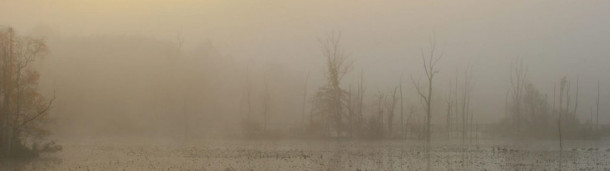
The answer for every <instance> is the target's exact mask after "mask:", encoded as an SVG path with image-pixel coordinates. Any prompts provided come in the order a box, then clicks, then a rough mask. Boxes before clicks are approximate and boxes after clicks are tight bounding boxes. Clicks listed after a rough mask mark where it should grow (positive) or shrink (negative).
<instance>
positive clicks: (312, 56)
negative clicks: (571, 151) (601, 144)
mask: <svg viewBox="0 0 610 171" xmlns="http://www.w3.org/2000/svg"><path fill="white" fill-rule="evenodd" d="M609 19H610V1H605V0H582V1H575V0H493V1H489V0H433V1H416V0H379V1H365V0H353V1H340V0H307V1H296V0H295V1H285V0H203V1H195V0H178V1H170V0H150V1H145V0H138V1H136V0H134V1H123V0H58V1H47V0H0V25H10V26H12V27H15V28H16V29H17V30H18V31H20V32H21V33H23V34H29V33H32V34H35V33H37V31H38V32H40V30H41V29H42V30H45V31H46V33H44V34H52V35H53V36H55V37H87V36H105V35H130V36H143V37H150V38H153V39H158V40H163V41H169V42H175V41H176V37H178V35H181V36H182V37H184V49H185V51H187V52H190V51H197V49H198V48H200V47H201V45H202V44H206V43H208V44H210V43H211V44H213V46H214V47H215V48H216V49H217V50H218V53H221V54H223V55H225V56H230V57H231V58H233V59H235V60H238V61H255V62H258V63H268V62H269V61H273V63H274V64H277V65H280V66H282V68H286V69H288V70H290V71H291V72H294V75H295V77H298V78H295V79H296V80H302V79H304V78H305V75H306V74H307V72H311V73H312V80H313V82H311V83H310V87H311V88H310V89H311V90H315V88H316V87H317V86H319V85H321V84H322V81H323V78H322V67H323V66H324V65H323V62H324V60H323V57H322V56H321V53H320V45H319V42H318V40H319V39H320V38H324V37H325V35H326V34H328V33H329V32H332V31H339V32H341V33H342V42H343V45H344V47H345V49H346V50H347V51H348V52H349V54H350V58H351V59H352V60H353V61H354V67H355V68H354V72H353V73H352V75H350V76H349V77H350V78H347V79H346V82H350V81H352V80H353V79H352V78H353V77H354V76H355V75H357V73H358V72H360V71H361V70H362V71H363V72H364V78H365V83H366V85H367V87H368V88H367V90H368V92H370V93H371V94H374V93H375V92H377V91H384V92H387V91H389V90H391V89H392V87H394V86H396V85H397V84H399V81H400V80H401V77H402V80H403V84H405V85H409V86H411V82H410V79H409V78H410V77H411V76H413V77H414V78H416V79H417V78H419V77H422V76H423V72H422V71H423V70H422V68H421V58H420V49H422V48H424V49H427V48H429V44H430V40H431V39H432V38H433V37H434V39H435V40H436V42H437V44H438V50H439V52H442V53H444V58H443V59H442V60H441V61H440V62H439V68H440V72H439V75H438V78H437V79H436V81H437V82H438V83H440V84H439V85H437V86H435V88H436V89H438V91H437V95H436V96H435V97H438V98H441V97H442V98H444V94H443V93H444V92H446V90H447V87H448V83H449V80H451V79H453V77H454V76H455V73H456V71H459V72H462V71H463V70H464V68H465V67H466V65H467V64H468V63H470V64H471V66H472V69H473V72H474V78H473V81H474V83H475V91H474V96H473V110H474V112H475V114H476V115H477V117H478V118H479V119H481V122H487V121H496V120H498V119H499V118H500V117H501V116H502V114H503V109H504V97H505V93H506V91H507V90H508V83H509V80H508V78H509V75H508V72H509V68H510V63H511V62H512V61H514V60H515V59H516V58H522V59H523V60H524V63H525V64H526V65H527V66H528V68H529V71H528V73H529V75H528V77H529V79H530V80H531V81H532V82H533V83H534V84H535V85H536V87H537V88H539V89H541V90H542V91H543V92H544V93H547V94H548V95H549V97H550V96H552V94H553V84H554V82H558V81H559V79H560V78H561V77H562V76H567V77H568V79H569V80H572V81H574V82H573V83H575V80H576V78H577V77H578V79H579V80H580V87H581V89H580V91H581V92H580V93H581V94H580V104H579V105H580V106H579V112H580V113H584V114H586V115H585V116H588V114H589V112H590V108H591V107H594V105H595V95H596V84H597V81H600V84H601V91H602V96H601V104H602V105H601V107H600V115H601V114H603V115H602V116H600V119H601V122H602V123H608V122H610V115H608V113H609V112H610V108H608V107H607V106H608V105H606V104H609V103H610V67H608V64H610V48H609V47H608V45H610V22H609V21H610V20H609ZM51 50H52V51H53V49H51ZM187 54H188V53H187ZM53 58H61V56H52V58H48V59H45V61H50V60H54V59H53ZM81 59H87V57H86V56H82V57H81ZM74 62H78V61H74ZM76 65H77V64H76ZM42 75H43V77H45V73H42ZM53 76H57V75H51V77H53ZM49 79H53V78H49ZM346 84H347V83H346ZM409 88H412V87H409ZM411 92H412V91H411ZM412 95H415V94H412ZM297 99H298V98H297ZM295 103H299V102H295ZM593 110H595V109H593ZM297 111H298V110H297Z"/></svg>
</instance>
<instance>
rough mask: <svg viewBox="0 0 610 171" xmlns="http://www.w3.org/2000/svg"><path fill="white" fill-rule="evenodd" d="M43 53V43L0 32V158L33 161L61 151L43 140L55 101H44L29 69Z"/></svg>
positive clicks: (33, 70)
mask: <svg viewBox="0 0 610 171" xmlns="http://www.w3.org/2000/svg"><path fill="white" fill-rule="evenodd" d="M46 53H48V49H47V45H46V43H45V42H44V40H41V39H35V38H31V37H25V36H20V35H19V34H17V33H16V32H15V31H14V30H13V29H12V28H10V27H9V28H0V60H1V65H0V70H1V72H2V74H1V75H0V80H1V81H0V90H1V93H0V96H1V99H2V103H1V104H0V109H1V112H0V113H1V114H2V115H1V117H0V122H1V129H0V130H1V131H0V148H1V149H0V156H3V157H34V156H38V154H39V153H42V152H56V151H59V150H61V146H58V145H56V144H55V143H54V142H53V141H49V140H47V139H46V137H47V136H48V135H49V134H51V132H49V129H48V127H47V124H48V123H49V118H50V116H49V109H50V108H51V105H52V104H53V100H54V99H55V97H53V98H52V99H51V100H49V101H47V100H45V98H44V96H43V95H42V94H41V93H40V92H39V90H38V80H39V78H40V74H39V73H38V71H37V70H36V68H35V67H33V66H32V63H33V62H34V61H35V60H36V59H38V58H41V57H43V56H44V55H45V54H46Z"/></svg>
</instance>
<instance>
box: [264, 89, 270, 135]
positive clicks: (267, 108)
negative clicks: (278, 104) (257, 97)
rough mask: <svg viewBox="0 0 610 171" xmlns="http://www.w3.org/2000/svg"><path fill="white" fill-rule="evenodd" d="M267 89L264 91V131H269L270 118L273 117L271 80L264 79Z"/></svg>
mask: <svg viewBox="0 0 610 171" xmlns="http://www.w3.org/2000/svg"><path fill="white" fill-rule="evenodd" d="M264 84H265V90H264V91H263V131H264V132H265V133H268V131H269V128H268V127H269V120H270V118H271V111H270V110H271V92H269V81H268V80H267V79H266V78H265V80H264Z"/></svg>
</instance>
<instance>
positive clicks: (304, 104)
mask: <svg viewBox="0 0 610 171" xmlns="http://www.w3.org/2000/svg"><path fill="white" fill-rule="evenodd" d="M308 82H309V72H307V77H305V85H304V86H303V108H302V109H301V125H302V126H303V127H305V106H306V104H307V83H308Z"/></svg>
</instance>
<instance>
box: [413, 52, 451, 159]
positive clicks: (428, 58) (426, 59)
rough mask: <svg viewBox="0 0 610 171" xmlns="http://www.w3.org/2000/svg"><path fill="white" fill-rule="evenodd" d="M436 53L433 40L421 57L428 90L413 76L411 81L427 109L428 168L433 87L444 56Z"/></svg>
mask: <svg viewBox="0 0 610 171" xmlns="http://www.w3.org/2000/svg"><path fill="white" fill-rule="evenodd" d="M435 53H436V42H435V41H432V47H431V48H430V52H429V53H428V54H425V52H424V50H423V49H422V50H421V58H422V61H423V63H422V64H423V66H424V72H425V74H426V78H427V81H428V89H427V91H425V90H422V89H421V88H420V85H419V83H418V82H417V83H416V82H415V80H414V79H413V77H411V81H412V82H413V85H414V86H415V89H416V90H417V94H419V96H420V98H421V99H422V100H423V101H424V104H425V109H426V124H425V125H426V126H425V132H426V133H425V134H426V159H427V164H426V168H427V170H430V140H431V136H432V132H431V130H430V125H431V121H432V87H433V80H434V76H435V75H436V74H437V73H438V70H436V69H435V67H436V64H437V62H438V61H439V60H440V59H441V58H442V57H443V55H442V54H440V55H437V54H435Z"/></svg>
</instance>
